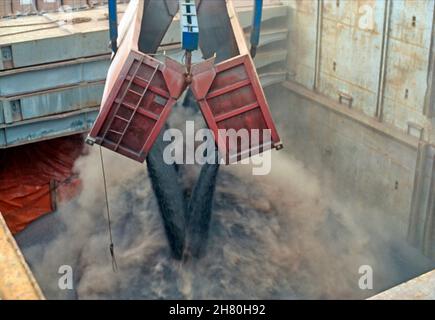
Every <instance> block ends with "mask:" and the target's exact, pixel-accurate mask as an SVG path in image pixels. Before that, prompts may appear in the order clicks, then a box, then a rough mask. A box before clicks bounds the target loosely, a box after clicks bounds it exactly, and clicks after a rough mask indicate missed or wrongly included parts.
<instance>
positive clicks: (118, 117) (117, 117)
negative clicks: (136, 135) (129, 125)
mask: <svg viewBox="0 0 435 320" xmlns="http://www.w3.org/2000/svg"><path fill="white" fill-rule="evenodd" d="M115 118H116V119H119V120H121V121H125V122H128V119H125V118H123V117H121V116H118V115H115Z"/></svg>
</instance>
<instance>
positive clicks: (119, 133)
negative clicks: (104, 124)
mask: <svg viewBox="0 0 435 320" xmlns="http://www.w3.org/2000/svg"><path fill="white" fill-rule="evenodd" d="M109 132H112V133H115V134H118V135H123V134H124V133H122V132H119V131H116V130H113V129H109Z"/></svg>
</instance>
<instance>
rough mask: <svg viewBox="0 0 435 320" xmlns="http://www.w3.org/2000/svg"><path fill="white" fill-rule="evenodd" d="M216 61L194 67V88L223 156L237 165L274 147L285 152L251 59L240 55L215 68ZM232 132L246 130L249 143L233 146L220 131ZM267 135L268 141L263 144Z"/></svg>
mask: <svg viewBox="0 0 435 320" xmlns="http://www.w3.org/2000/svg"><path fill="white" fill-rule="evenodd" d="M213 62H214V59H210V60H208V61H205V62H203V63H201V64H198V65H195V66H193V68H192V74H193V75H192V85H191V88H192V91H193V93H194V95H195V97H196V99H197V100H198V102H199V105H200V108H201V111H202V114H203V116H204V118H205V120H206V122H207V125H208V127H209V128H210V129H211V130H212V131H213V133H214V137H215V140H216V143H217V145H218V147H219V150H220V151H221V154H222V155H226V158H225V160H226V162H227V163H234V162H237V161H239V160H241V159H243V158H247V157H249V156H252V155H255V154H258V153H261V152H264V151H266V150H268V149H271V148H276V149H281V148H282V144H281V141H280V138H279V136H278V132H277V130H276V127H275V124H274V122H273V119H272V116H271V113H270V110H269V106H268V104H267V101H266V99H265V96H264V92H263V89H262V87H261V84H260V81H259V79H258V76H257V74H256V71H255V66H254V63H253V61H252V59H251V58H250V56H248V55H242V56H237V57H235V58H232V59H230V60H227V61H224V62H222V63H220V64H218V65H215V66H214V65H213ZM230 129H234V130H235V131H238V130H240V129H246V130H247V133H248V135H249V143H246V144H242V143H237V145H231V144H230V142H229V140H228V139H227V138H226V137H225V136H222V135H221V134H220V132H219V130H227V131H228V130H230ZM265 131H266V132H265ZM258 133H259V137H258V139H257V138H253V134H258ZM264 133H266V136H265V138H266V139H265V140H264V141H263V134H264ZM236 148H237V149H236Z"/></svg>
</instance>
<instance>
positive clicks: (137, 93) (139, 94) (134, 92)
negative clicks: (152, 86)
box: [127, 88, 142, 97]
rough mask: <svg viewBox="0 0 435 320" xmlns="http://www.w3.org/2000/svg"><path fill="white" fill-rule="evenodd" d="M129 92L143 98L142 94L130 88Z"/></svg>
mask: <svg viewBox="0 0 435 320" xmlns="http://www.w3.org/2000/svg"><path fill="white" fill-rule="evenodd" d="M127 90H128V91H130V92H131V93H133V94H135V95H137V96H139V97H140V96H142V93H139V92H137V91H135V90H132V89H130V88H128V89H127Z"/></svg>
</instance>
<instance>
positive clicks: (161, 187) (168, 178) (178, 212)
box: [146, 134, 186, 259]
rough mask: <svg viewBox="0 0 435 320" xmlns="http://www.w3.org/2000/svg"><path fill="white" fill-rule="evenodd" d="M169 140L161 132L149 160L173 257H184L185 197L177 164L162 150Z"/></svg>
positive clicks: (153, 184) (152, 181)
mask: <svg viewBox="0 0 435 320" xmlns="http://www.w3.org/2000/svg"><path fill="white" fill-rule="evenodd" d="M168 144H169V142H165V141H163V135H162V134H160V136H159V137H158V139H157V140H156V142H155V143H154V146H153V148H152V150H151V152H150V153H149V155H148V157H147V160H146V161H147V166H148V174H149V177H150V179H151V185H152V187H153V191H154V194H155V195H156V197H157V200H158V205H159V209H160V213H161V215H162V219H163V224H164V227H165V232H166V236H167V238H168V242H169V246H170V247H171V251H172V254H173V256H174V258H176V259H181V258H182V256H183V250H184V239H185V224H186V223H185V215H186V214H185V212H186V201H185V197H184V191H183V189H182V185H181V184H180V183H179V176H178V169H177V165H175V164H174V165H168V164H165V163H164V161H163V150H164V148H165V147H166V146H167V145H168Z"/></svg>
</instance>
